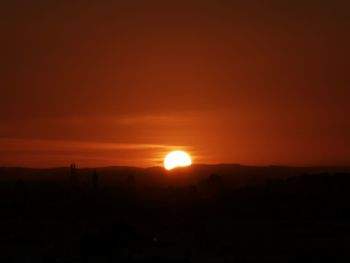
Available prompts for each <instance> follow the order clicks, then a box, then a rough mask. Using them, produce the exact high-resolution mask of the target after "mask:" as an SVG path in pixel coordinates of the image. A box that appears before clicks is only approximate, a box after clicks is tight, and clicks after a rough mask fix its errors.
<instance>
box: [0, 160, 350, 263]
mask: <svg viewBox="0 0 350 263" xmlns="http://www.w3.org/2000/svg"><path fill="white" fill-rule="evenodd" d="M346 171H347V169H345V168H344V169H340V168H337V169H336V168H331V167H329V168H288V167H243V166H238V165H217V166H195V167H192V168H190V169H184V170H177V171H175V172H171V173H170V172H165V171H164V170H163V169H161V168H150V169H138V168H127V167H124V168H123V167H119V168H118V167H117V168H103V169H97V170H96V173H94V170H93V169H78V170H76V171H73V173H72V172H70V170H69V169H68V168H59V169H47V170H34V169H19V168H2V169H1V170H0V173H1V183H0V211H1V219H0V220H1V223H0V242H1V246H0V262H154V261H158V262H319V261H322V262H347V261H349V260H350V203H349V202H348V200H350V199H349V197H350V192H349V186H350V174H347V173H346Z"/></svg>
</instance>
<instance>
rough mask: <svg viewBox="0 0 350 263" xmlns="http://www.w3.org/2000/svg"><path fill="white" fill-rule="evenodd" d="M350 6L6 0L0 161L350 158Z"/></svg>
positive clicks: (2, 9) (298, 1)
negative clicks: (176, 152) (173, 155)
mask: <svg viewBox="0 0 350 263" xmlns="http://www.w3.org/2000/svg"><path fill="white" fill-rule="evenodd" d="M349 12H350V4H349V1H345V0H344V1H340V0H335V1H330V0H329V1H325V0H317V1H316V0H309V1H306V0H303V1H302V0H294V1H292V0H286V1H281V0H275V1H257V0H256V1H243V0H242V1H220V0H215V1H214V0H213V1H205V0H201V1H191V0H187V1H164V0H163V1H102V0H101V1H72V0H69V1H68V0H62V1H54V0H52V1H48V0H45V1H44V0H43V1H36V0H33V1H25V0H22V1H21V0H4V1H1V3H0V19H1V23H0V30H1V39H2V40H1V42H0V47H1V62H0V69H1V70H0V74H1V77H0V91H1V93H0V166H30V167H52V166H67V165H69V164H70V163H71V162H76V163H77V165H78V166H80V167H85V166H89V167H91V166H109V165H132V166H142V167H147V166H154V165H159V164H161V162H162V158H163V157H164V155H165V154H166V153H167V152H168V151H169V150H172V149H182V150H186V151H188V152H189V153H190V154H191V155H192V157H193V162H194V163H241V164H247V165H269V164H281V165H298V166H299V165H333V164H334V165H350V16H349Z"/></svg>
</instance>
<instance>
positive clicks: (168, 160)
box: [164, 151, 192, 170]
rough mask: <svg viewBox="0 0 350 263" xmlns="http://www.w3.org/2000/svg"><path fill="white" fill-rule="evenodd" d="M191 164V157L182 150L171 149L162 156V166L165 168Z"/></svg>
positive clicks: (169, 168)
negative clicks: (171, 150)
mask: <svg viewBox="0 0 350 263" xmlns="http://www.w3.org/2000/svg"><path fill="white" fill-rule="evenodd" d="M191 164H192V160H191V157H190V155H189V154H188V153H186V152H184V151H173V152H170V153H168V154H167V155H166V156H165V158H164V167H165V169H167V170H171V169H174V168H176V167H184V166H189V165H191Z"/></svg>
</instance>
